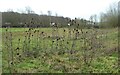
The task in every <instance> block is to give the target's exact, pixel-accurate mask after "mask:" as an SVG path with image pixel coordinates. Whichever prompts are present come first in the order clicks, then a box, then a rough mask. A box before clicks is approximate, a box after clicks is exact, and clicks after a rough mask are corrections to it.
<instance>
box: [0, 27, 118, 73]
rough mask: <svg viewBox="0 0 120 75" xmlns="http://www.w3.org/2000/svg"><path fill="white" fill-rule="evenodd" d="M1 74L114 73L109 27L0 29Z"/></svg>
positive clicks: (114, 45)
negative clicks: (0, 41)
mask: <svg viewBox="0 0 120 75" xmlns="http://www.w3.org/2000/svg"><path fill="white" fill-rule="evenodd" d="M0 32H2V69H3V70H2V71H3V73H10V72H12V73H44V72H47V73H66V72H67V73H71V72H72V73H73V72H74V73H91V72H92V73H118V53H117V49H118V31H117V28H113V29H76V30H75V29H72V28H58V29H57V28H33V29H31V28H1V29H0Z"/></svg>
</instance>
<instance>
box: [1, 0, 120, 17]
mask: <svg viewBox="0 0 120 75" xmlns="http://www.w3.org/2000/svg"><path fill="white" fill-rule="evenodd" d="M118 1H119V0H0V11H7V10H8V9H13V10H14V11H20V10H25V7H27V6H29V7H31V9H32V10H33V11H35V13H37V14H41V11H42V13H43V14H47V11H48V10H50V11H52V15H55V13H57V14H58V16H64V17H70V18H75V17H77V18H78V17H80V18H85V19H89V17H90V16H91V15H94V14H97V15H98V14H100V13H101V12H105V11H106V9H107V8H108V7H109V5H110V4H112V3H114V2H118Z"/></svg>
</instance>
